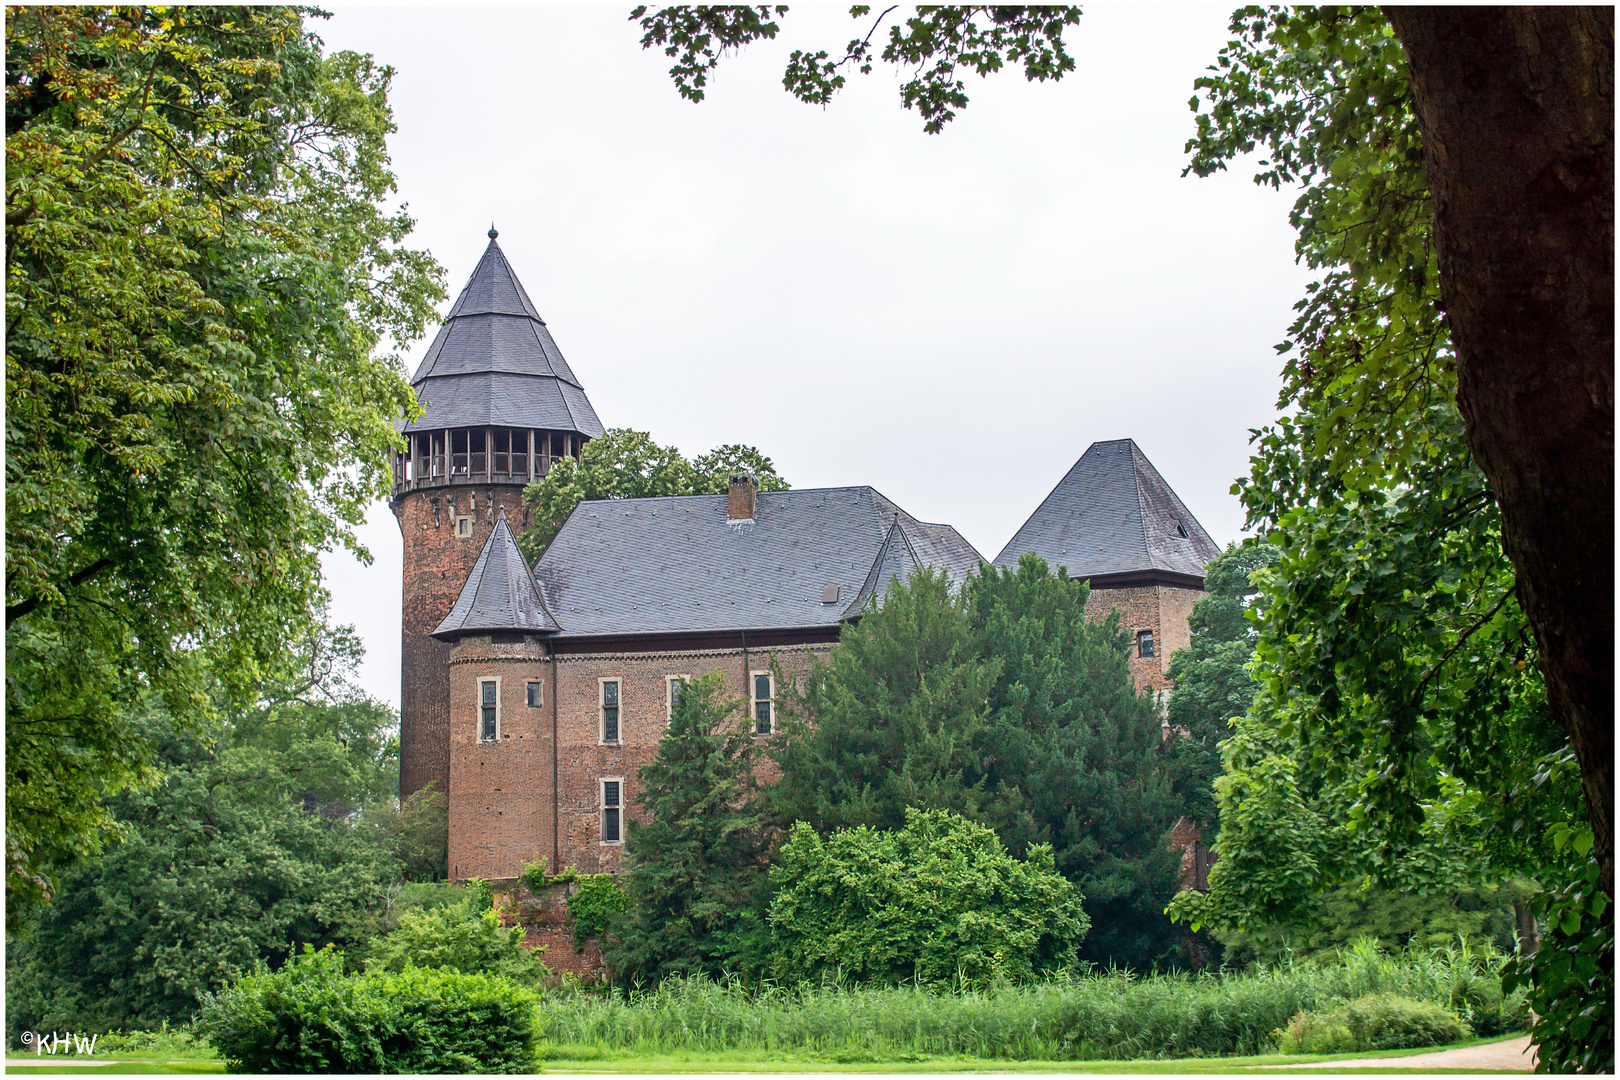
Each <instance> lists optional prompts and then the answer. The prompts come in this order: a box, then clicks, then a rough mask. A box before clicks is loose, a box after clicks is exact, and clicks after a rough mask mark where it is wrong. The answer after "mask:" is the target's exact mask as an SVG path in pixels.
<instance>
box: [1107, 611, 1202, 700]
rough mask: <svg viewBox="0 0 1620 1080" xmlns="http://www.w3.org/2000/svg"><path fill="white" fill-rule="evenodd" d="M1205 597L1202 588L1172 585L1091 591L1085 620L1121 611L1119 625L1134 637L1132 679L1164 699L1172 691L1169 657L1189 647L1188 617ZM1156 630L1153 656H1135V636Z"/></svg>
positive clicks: (1190, 637)
mask: <svg viewBox="0 0 1620 1080" xmlns="http://www.w3.org/2000/svg"><path fill="white" fill-rule="evenodd" d="M1204 595H1205V594H1204V593H1203V591H1202V590H1199V589H1187V588H1179V587H1176V586H1172V585H1141V586H1132V587H1129V588H1123V589H1092V590H1091V598H1090V600H1088V601H1087V602H1086V618H1088V619H1090V620H1092V621H1100V620H1102V619H1106V618H1107V617H1108V614H1109V612H1111V611H1114V610H1116V609H1117V610H1118V611H1119V613H1120V625H1121V626H1122V627H1123V628H1124V630H1125V632H1126V633H1127V634H1129V635H1130V636H1131V639H1132V643H1131V651H1130V653H1129V654H1128V658H1129V664H1130V669H1131V678H1132V679H1134V680H1136V686H1137V689H1139V690H1150V691H1152V692H1153V693H1154V694H1155V695H1158V696H1159V697H1160V698H1161V702H1162V699H1163V696H1164V695H1165V694H1167V693H1168V692H1169V690H1170V679H1169V677H1168V676H1167V675H1166V674H1165V673H1166V672H1167V671H1168V670H1169V669H1170V656H1171V654H1172V653H1174V652H1175V650H1177V649H1182V648H1186V646H1187V644H1188V643H1189V642H1190V641H1191V640H1192V633H1191V630H1190V629H1189V628H1188V626H1187V617H1188V616H1189V615H1191V614H1192V607H1193V605H1194V604H1195V603H1197V602H1198V601H1199V599H1201V598H1202V597H1203V596H1204ZM1139 630H1151V631H1153V656H1152V657H1151V658H1149V657H1141V656H1138V655H1136V643H1135V638H1136V633H1137V631H1139Z"/></svg>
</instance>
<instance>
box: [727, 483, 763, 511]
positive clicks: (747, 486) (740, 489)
mask: <svg viewBox="0 0 1620 1080" xmlns="http://www.w3.org/2000/svg"><path fill="white" fill-rule="evenodd" d="M758 490H759V489H758V487H757V486H756V485H755V483H754V478H753V477H752V476H749V475H748V474H747V473H733V474H732V476H731V487H730V488H729V489H728V490H727V492H726V520H727V521H753V520H754V494H755V493H756V492H757V491H758Z"/></svg>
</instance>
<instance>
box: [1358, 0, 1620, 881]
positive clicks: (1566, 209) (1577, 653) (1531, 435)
mask: <svg viewBox="0 0 1620 1080" xmlns="http://www.w3.org/2000/svg"><path fill="white" fill-rule="evenodd" d="M1385 10H1386V13H1387V14H1388V16H1389V19H1390V22H1391V23H1393V24H1394V27H1395V32H1396V33H1397V34H1398V35H1399V37H1400V40H1401V44H1402V45H1403V46H1404V47H1405V49H1406V56H1407V62H1408V64H1409V66H1410V69H1411V75H1412V93H1413V98H1414V100H1415V102H1416V105H1417V113H1418V122H1419V124H1420V125H1421V127H1422V131H1423V144H1424V155H1425V158H1426V160H1427V165H1428V173H1429V184H1430V188H1431V190H1432V191H1433V193H1434V206H1435V224H1436V239H1437V248H1438V251H1439V258H1440V292H1441V297H1442V299H1443V301H1444V303H1445V306H1446V315H1447V318H1448V320H1449V321H1450V325H1451V335H1452V340H1453V342H1454V343H1455V345H1456V349H1457V360H1458V390H1457V401H1458V404H1459V405H1460V406H1461V408H1462V414H1463V417H1464V419H1465V420H1466V422H1467V432H1468V445H1469V448H1470V449H1471V450H1472V451H1473V453H1474V457H1475V458H1476V459H1477V460H1478V462H1479V464H1480V467H1481V468H1482V469H1484V471H1485V474H1486V475H1487V476H1488V477H1490V480H1491V484H1492V486H1493V487H1494V488H1495V490H1496V496H1497V499H1498V501H1499V503H1500V505H1501V509H1502V525H1503V533H1504V539H1505V546H1506V548H1507V555H1508V558H1510V559H1511V560H1512V561H1513V568H1514V571H1515V574H1516V577H1517V580H1518V593H1519V600H1520V603H1521V604H1523V606H1524V610H1525V614H1526V615H1527V616H1528V617H1529V620H1530V623H1531V625H1532V626H1534V627H1535V631H1536V637H1537V642H1538V644H1539V646H1540V649H1541V657H1542V660H1541V664H1542V671H1543V672H1544V673H1545V675H1546V679H1547V695H1548V698H1549V700H1550V702H1551V705H1552V709H1553V711H1554V713H1555V714H1556V715H1557V716H1558V717H1559V719H1560V721H1561V722H1562V723H1563V725H1564V729H1565V730H1566V731H1567V732H1568V733H1569V737H1570V741H1571V742H1572V743H1573V745H1574V748H1575V753H1576V756H1577V757H1578V758H1579V760H1580V766H1581V780H1582V782H1583V784H1584V787H1585V791H1586V799H1587V804H1588V807H1589V813H1590V816H1591V822H1592V829H1593V832H1594V833H1595V837H1594V840H1595V844H1594V848H1595V852H1596V854H1597V856H1598V858H1599V860H1600V862H1601V864H1602V866H1603V870H1604V873H1605V874H1606V875H1608V878H1609V881H1610V886H1611V889H1612V885H1613V874H1614V9H1613V8H1595V7H1538V8H1506V7H1496V8H1458V7H1394V8H1387V9H1385Z"/></svg>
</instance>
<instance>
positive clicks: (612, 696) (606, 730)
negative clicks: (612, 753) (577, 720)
mask: <svg viewBox="0 0 1620 1080" xmlns="http://www.w3.org/2000/svg"><path fill="white" fill-rule="evenodd" d="M602 741H603V742H605V743H616V742H618V741H619V680H618V679H603V680H602Z"/></svg>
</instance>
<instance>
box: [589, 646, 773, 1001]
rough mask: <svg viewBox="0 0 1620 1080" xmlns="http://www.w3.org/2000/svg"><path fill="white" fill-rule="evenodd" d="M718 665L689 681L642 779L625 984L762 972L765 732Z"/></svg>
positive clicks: (618, 966) (616, 946) (619, 933)
mask: <svg viewBox="0 0 1620 1080" xmlns="http://www.w3.org/2000/svg"><path fill="white" fill-rule="evenodd" d="M724 687H725V680H724V678H723V677H722V676H721V675H719V674H718V673H715V674H710V675H705V676H703V677H702V678H699V679H695V680H693V681H692V682H690V683H688V684H687V685H686V687H685V689H684V691H683V692H682V693H681V695H680V699H679V701H678V702H677V703H676V706H675V709H674V712H673V714H672V715H671V717H670V722H669V730H668V731H667V732H665V734H664V737H663V739H662V740H660V742H659V744H658V756H657V757H656V758H654V759H653V762H652V764H650V765H647V766H645V767H643V768H642V769H641V770H640V771H639V772H638V773H637V774H636V775H637V779H638V780H639V782H640V790H639V791H638V792H636V793H635V795H634V802H635V803H636V804H637V805H639V806H640V807H641V808H642V809H643V810H644V811H645V813H646V819H645V820H644V821H634V820H632V821H631V822H630V823H629V827H628V829H627V831H626V834H625V852H626V854H627V855H628V856H629V864H630V868H631V869H630V874H629V888H628V892H629V898H630V912H629V913H628V914H627V915H626V916H625V917H624V918H622V919H619V920H615V921H614V923H613V924H612V928H611V929H610V930H609V932H608V937H609V941H608V948H607V961H608V964H609V966H610V968H611V969H612V971H613V976H614V978H615V979H617V980H618V981H619V982H621V983H625V984H637V983H642V984H651V983H656V982H658V981H659V980H661V979H664V978H666V977H668V976H670V975H693V974H721V973H726V972H734V971H738V970H742V969H752V968H755V967H758V966H759V964H760V963H761V960H762V957H761V954H760V953H761V950H762V949H763V948H764V946H765V941H764V936H765V932H764V920H763V918H762V915H761V912H762V910H763V905H764V898H763V896H762V895H761V894H762V891H763V888H764V883H765V872H766V868H767V858H766V855H767V843H766V837H765V830H764V828H763V826H762V821H761V818H760V814H759V809H758V789H757V786H756V783H755V779H754V734H753V729H752V726H751V725H750V724H749V723H748V722H747V717H746V716H745V715H744V714H743V712H742V705H743V703H742V701H741V700H731V699H726V698H723V697H722V696H721V694H722V692H723V690H724Z"/></svg>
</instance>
